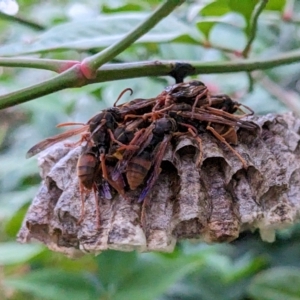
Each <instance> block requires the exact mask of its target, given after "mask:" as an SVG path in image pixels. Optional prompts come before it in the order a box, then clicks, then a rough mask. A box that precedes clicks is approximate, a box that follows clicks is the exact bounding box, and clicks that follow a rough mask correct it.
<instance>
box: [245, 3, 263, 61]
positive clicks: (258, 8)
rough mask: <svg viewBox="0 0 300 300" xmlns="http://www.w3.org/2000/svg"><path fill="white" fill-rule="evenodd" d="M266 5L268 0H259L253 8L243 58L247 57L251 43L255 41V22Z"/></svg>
mask: <svg viewBox="0 0 300 300" xmlns="http://www.w3.org/2000/svg"><path fill="white" fill-rule="evenodd" d="M267 3H268V0H261V1H260V2H259V3H258V5H257V6H256V7H255V9H254V12H253V14H252V16H251V29H250V35H249V39H248V42H247V45H246V46H245V49H244V50H243V52H242V55H243V57H245V58H246V57H248V54H249V51H250V48H251V45H252V42H253V41H254V39H255V36H256V30H257V22H258V17H259V15H260V14H261V12H262V11H263V9H264V8H265V7H266V5H267Z"/></svg>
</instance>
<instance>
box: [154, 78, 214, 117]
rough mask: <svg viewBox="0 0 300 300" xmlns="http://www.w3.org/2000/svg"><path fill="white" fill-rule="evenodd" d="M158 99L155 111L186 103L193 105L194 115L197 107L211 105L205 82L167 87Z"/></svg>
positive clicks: (190, 82)
mask: <svg viewBox="0 0 300 300" xmlns="http://www.w3.org/2000/svg"><path fill="white" fill-rule="evenodd" d="M156 99H157V100H156V104H155V106H154V108H153V111H155V110H156V109H158V110H159V109H160V108H161V107H169V106H170V107H171V106H172V104H175V103H181V102H184V103H187V104H193V105H192V108H191V111H192V113H193V112H194V110H195V107H201V106H202V105H204V104H209V102H210V95H209V91H208V88H207V86H206V85H205V84H204V83H203V82H201V81H198V80H192V81H189V82H182V83H177V84H174V85H171V86H168V87H166V88H165V90H164V91H163V92H162V93H161V94H160V95H158V96H157V98H156Z"/></svg>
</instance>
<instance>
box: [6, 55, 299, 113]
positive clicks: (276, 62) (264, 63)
mask: <svg viewBox="0 0 300 300" xmlns="http://www.w3.org/2000/svg"><path fill="white" fill-rule="evenodd" d="M299 61H300V50H295V51H290V52H287V53H284V54H281V55H278V56H275V57H273V58H271V59H263V58H260V59H247V60H237V61H222V62H206V63H203V62H199V61H185V62H179V61H178V62H176V61H150V62H148V61H146V62H136V63H125V64H107V65H104V66H102V67H101V68H100V69H99V70H98V71H97V74H96V78H94V79H91V80H89V79H86V78H85V77H83V75H82V73H81V69H80V65H79V64H75V65H73V67H71V68H70V69H68V70H67V71H65V72H63V73H61V74H60V75H57V76H55V77H54V78H51V79H49V80H46V81H44V82H41V83H39V84H37V85H33V86H30V87H27V88H25V89H21V90H19V91H16V92H13V93H10V94H7V95H3V96H0V109H4V108H7V107H10V106H13V105H16V104H20V103H23V102H26V101H30V100H32V99H35V98H37V97H41V96H44V95H48V94H50V93H53V92H56V91H59V90H62V89H65V88H69V87H75V86H76V87H78V86H83V85H87V84H91V83H96V82H105V81H116V80H120V79H128V78H137V77H144V76H169V75H170V73H171V72H172V71H173V70H174V67H175V65H176V64H180V63H185V64H188V65H190V66H191V67H190V70H191V71H190V72H189V73H187V74H186V75H187V76H188V75H195V74H213V73H214V74H216V73H233V72H245V71H254V70H264V69H270V68H274V67H277V66H281V65H285V64H291V63H295V62H299Z"/></svg>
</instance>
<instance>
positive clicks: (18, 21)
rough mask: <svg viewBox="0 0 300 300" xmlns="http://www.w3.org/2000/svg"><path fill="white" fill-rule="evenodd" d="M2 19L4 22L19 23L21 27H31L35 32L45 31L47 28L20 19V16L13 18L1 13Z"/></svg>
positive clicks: (0, 17)
mask: <svg viewBox="0 0 300 300" xmlns="http://www.w3.org/2000/svg"><path fill="white" fill-rule="evenodd" d="M0 19H4V20H8V21H13V22H17V23H19V24H21V25H25V26H27V27H30V28H32V29H34V30H39V31H41V30H45V29H46V27H44V26H43V25H40V24H38V23H35V22H33V21H30V20H27V19H25V18H23V17H20V16H11V15H7V14H4V13H2V12H0Z"/></svg>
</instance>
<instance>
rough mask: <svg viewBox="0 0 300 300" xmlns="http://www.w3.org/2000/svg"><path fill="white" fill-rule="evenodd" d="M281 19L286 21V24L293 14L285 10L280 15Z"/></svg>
mask: <svg viewBox="0 0 300 300" xmlns="http://www.w3.org/2000/svg"><path fill="white" fill-rule="evenodd" d="M281 18H282V20H283V21H287V22H288V21H291V20H292V18H293V12H292V11H289V10H287V11H285V12H284V13H283V14H282V16H281Z"/></svg>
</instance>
